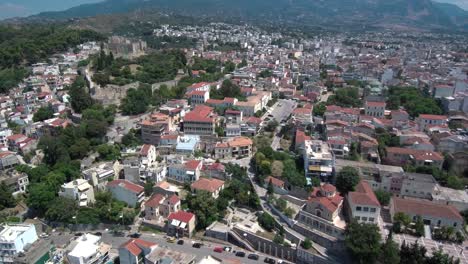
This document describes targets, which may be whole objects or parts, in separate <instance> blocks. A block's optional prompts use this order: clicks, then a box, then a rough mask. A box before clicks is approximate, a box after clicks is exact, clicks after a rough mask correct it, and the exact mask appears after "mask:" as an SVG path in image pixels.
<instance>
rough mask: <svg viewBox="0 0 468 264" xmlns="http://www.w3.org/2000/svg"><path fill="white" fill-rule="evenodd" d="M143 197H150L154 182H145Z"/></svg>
mask: <svg viewBox="0 0 468 264" xmlns="http://www.w3.org/2000/svg"><path fill="white" fill-rule="evenodd" d="M144 187H145V195H146V196H151V195H152V194H153V187H154V182H153V181H151V180H149V181H147V182H145V185H144Z"/></svg>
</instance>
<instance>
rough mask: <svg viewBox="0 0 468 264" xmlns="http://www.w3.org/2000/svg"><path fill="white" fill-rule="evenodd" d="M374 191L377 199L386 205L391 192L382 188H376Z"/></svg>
mask: <svg viewBox="0 0 468 264" xmlns="http://www.w3.org/2000/svg"><path fill="white" fill-rule="evenodd" d="M374 193H375V196H376V197H377V200H379V203H380V204H381V205H385V206H387V205H388V204H389V203H390V199H391V198H392V194H391V193H389V192H386V191H384V190H377V191H375V192H374Z"/></svg>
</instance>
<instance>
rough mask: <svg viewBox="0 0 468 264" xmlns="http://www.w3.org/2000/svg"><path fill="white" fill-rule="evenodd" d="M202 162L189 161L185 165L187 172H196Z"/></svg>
mask: <svg viewBox="0 0 468 264" xmlns="http://www.w3.org/2000/svg"><path fill="white" fill-rule="evenodd" d="M200 163H201V160H189V161H187V162H186V163H185V169H187V170H196V169H197V168H198V166H199V165H200Z"/></svg>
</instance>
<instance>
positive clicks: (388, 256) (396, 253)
mask: <svg viewBox="0 0 468 264" xmlns="http://www.w3.org/2000/svg"><path fill="white" fill-rule="evenodd" d="M379 259H380V263H382V264H399V263H400V249H399V247H398V244H397V243H395V241H393V240H392V237H391V236H389V237H388V238H387V240H386V241H385V243H384V244H383V245H382V254H381V256H380V257H379Z"/></svg>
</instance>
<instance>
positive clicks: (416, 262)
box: [400, 242, 426, 264]
mask: <svg viewBox="0 0 468 264" xmlns="http://www.w3.org/2000/svg"><path fill="white" fill-rule="evenodd" d="M425 262H426V248H425V247H424V246H421V245H419V244H417V243H414V244H412V245H407V244H406V243H405V242H403V244H402V245H401V248H400V264H420V263H425Z"/></svg>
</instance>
